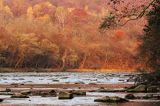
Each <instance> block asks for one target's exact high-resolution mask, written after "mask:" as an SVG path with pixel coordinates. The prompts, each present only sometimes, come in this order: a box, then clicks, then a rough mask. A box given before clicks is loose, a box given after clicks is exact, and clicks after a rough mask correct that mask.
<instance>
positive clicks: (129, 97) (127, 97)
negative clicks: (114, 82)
mask: <svg viewBox="0 0 160 106" xmlns="http://www.w3.org/2000/svg"><path fill="white" fill-rule="evenodd" d="M135 98H136V97H135V96H134V95H133V94H127V95H126V96H125V99H135Z"/></svg>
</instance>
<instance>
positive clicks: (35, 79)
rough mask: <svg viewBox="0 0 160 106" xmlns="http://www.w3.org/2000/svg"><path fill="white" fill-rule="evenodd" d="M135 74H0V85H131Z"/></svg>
mask: <svg viewBox="0 0 160 106" xmlns="http://www.w3.org/2000/svg"><path fill="white" fill-rule="evenodd" d="M134 76H135V74H131V73H130V74H129V73H77V72H76V73H70V72H69V73H67V72H55V73H1V74H0V84H12V83H23V84H55V83H84V84H89V83H96V84H124V83H126V84H133V80H129V79H132V78H134Z"/></svg>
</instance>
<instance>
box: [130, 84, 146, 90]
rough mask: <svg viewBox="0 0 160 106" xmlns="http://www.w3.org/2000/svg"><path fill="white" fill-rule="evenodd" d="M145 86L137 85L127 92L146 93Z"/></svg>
mask: <svg viewBox="0 0 160 106" xmlns="http://www.w3.org/2000/svg"><path fill="white" fill-rule="evenodd" d="M146 89H147V87H146V85H138V86H136V87H134V88H129V89H128V90H127V92H146Z"/></svg>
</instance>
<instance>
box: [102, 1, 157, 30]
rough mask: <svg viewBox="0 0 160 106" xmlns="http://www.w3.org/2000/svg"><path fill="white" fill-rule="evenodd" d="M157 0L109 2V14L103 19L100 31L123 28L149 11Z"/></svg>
mask: <svg viewBox="0 0 160 106" xmlns="http://www.w3.org/2000/svg"><path fill="white" fill-rule="evenodd" d="M156 1H157V0H146V1H144V2H142V3H140V2H141V1H140V0H136V1H132V0H127V1H126V0H109V3H108V5H109V6H110V11H111V12H110V14H109V15H107V16H106V17H105V18H104V21H103V22H102V23H101V25H100V29H103V30H105V29H109V28H112V27H115V26H116V27H117V26H124V25H125V24H127V23H128V22H130V21H133V20H138V19H141V18H142V17H143V16H145V15H146V14H147V12H148V11H149V10H150V7H152V5H154V4H155V2H156Z"/></svg>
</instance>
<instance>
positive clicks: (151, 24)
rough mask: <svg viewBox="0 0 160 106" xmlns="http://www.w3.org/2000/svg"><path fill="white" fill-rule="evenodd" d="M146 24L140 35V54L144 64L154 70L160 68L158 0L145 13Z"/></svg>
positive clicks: (159, 14)
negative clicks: (142, 33)
mask: <svg viewBox="0 0 160 106" xmlns="http://www.w3.org/2000/svg"><path fill="white" fill-rule="evenodd" d="M147 17H148V18H147V20H148V24H147V25H146V26H145V28H144V35H143V36H142V37H141V41H142V45H141V47H140V56H143V58H144V61H145V62H146V65H147V66H148V67H150V68H152V69H154V70H158V69H159V68H160V1H159V0H157V1H156V2H155V3H154V4H153V5H152V10H151V11H150V12H149V13H148V14H147Z"/></svg>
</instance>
